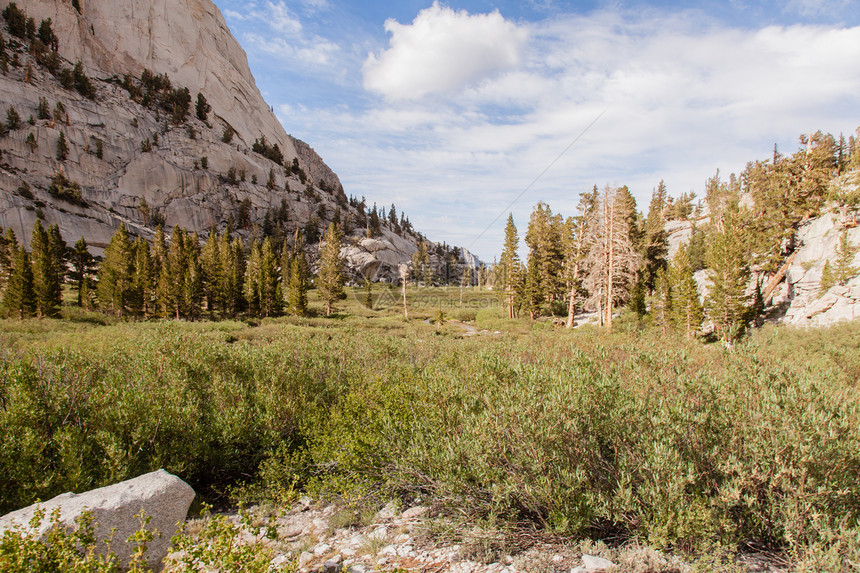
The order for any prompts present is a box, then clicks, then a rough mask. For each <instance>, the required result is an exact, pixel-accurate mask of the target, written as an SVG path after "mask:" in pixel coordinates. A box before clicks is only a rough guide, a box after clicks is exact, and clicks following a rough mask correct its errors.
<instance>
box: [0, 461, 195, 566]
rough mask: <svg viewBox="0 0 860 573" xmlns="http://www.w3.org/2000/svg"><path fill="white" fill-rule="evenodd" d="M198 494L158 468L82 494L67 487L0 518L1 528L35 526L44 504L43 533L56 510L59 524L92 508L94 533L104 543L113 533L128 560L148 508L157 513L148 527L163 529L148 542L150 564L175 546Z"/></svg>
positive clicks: (114, 543)
mask: <svg viewBox="0 0 860 573" xmlns="http://www.w3.org/2000/svg"><path fill="white" fill-rule="evenodd" d="M193 499H194V490H193V489H191V486H189V485H188V484H187V483H185V482H184V481H182V480H181V479H179V478H178V477H176V476H174V475H172V474H169V473H167V472H166V471H164V470H158V471H154V472H151V473H148V474H145V475H142V476H140V477H137V478H134V479H131V480H128V481H124V482H120V483H118V484H114V485H111V486H107V487H102V488H99V489H94V490H92V491H89V492H86V493H82V494H75V493H64V494H62V495H58V496H57V497H55V498H53V499H51V500H48V501H46V502H43V503H37V504H34V505H31V506H29V507H25V508H24V509H20V510H18V511H15V512H12V513H9V514H7V515H5V516H3V517H2V518H0V532H3V531H5V530H7V529H12V528H19V529H22V530H23V531H29V523H30V520H31V519H32V518H33V515H34V513H35V512H36V511H37V510H39V509H41V510H44V512H45V517H44V519H42V522H41V525H40V527H39V529H38V530H36V531H33V532H32V533H33V534H35V535H36V536H43V535H45V534H46V533H47V532H48V530H49V529H50V527H51V526H52V524H51V520H50V516H51V514H52V512H54V511H55V510H58V511H59V515H60V518H59V524H60V525H62V526H65V527H74V526H75V520H76V519H77V518H78V517H79V516H80V515H81V514H82V513H83V512H85V511H88V512H90V513H91V514H92V516H93V520H94V522H95V531H94V533H95V535H96V538H97V539H98V540H99V546H100V547H103V546H105V545H104V544H103V543H102V542H103V541H105V540H107V539H109V538H110V536H111V535H113V539H112V541H111V545H110V548H111V551H113V552H114V553H115V554H116V556H117V557H118V558H119V560H120V562H121V563H122V564H124V565H127V564H128V563H129V560H130V558H131V555H132V553H133V551H134V549H135V547H136V545H135V544H133V543H127V542H126V539H128V537H129V536H130V535H132V534H133V533H135V532H136V531H138V530H139V529H140V528H141V522H140V518H139V517H138V516H140V515H141V512H142V513H143V515H145V516H149V517H150V518H151V519H150V521H149V523H148V524H147V525H146V528H147V529H148V530H150V531H152V530H157V531H158V532H159V533H160V535H156V536H155V538H154V539H153V540H152V541H151V542H149V543H147V552H146V560H147V562H148V563H150V564H155V563H161V561H162V560H163V559H164V557H165V556H166V555H167V552H168V549H169V548H170V538H171V537H173V535H174V534H175V533H176V529H177V525H178V524H179V523H181V522H183V521H185V518H186V515H187V513H188V508H189V507H190V506H191V501H192V500H193ZM113 530H115V533H112V531H113Z"/></svg>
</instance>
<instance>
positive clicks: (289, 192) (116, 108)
mask: <svg viewBox="0 0 860 573" xmlns="http://www.w3.org/2000/svg"><path fill="white" fill-rule="evenodd" d="M3 7H4V8H5V7H6V5H5V4H4V5H3ZM17 8H18V9H20V11H21V12H22V13H24V14H25V15H26V17H27V18H32V19H33V26H34V27H35V28H36V29H38V30H40V33H41V25H40V24H41V23H43V22H49V24H50V30H52V33H53V35H54V37H53V39H51V41H47V42H42V41H41V40H40V37H39V34H37V35H36V37H35V38H33V37H32V36H30V37H28V35H27V34H26V33H25V34H24V35H20V34H18V35H16V34H15V33H14V32H13V31H12V28H13V27H14V26H10V22H9V21H7V20H8V19H7V18H4V19H3V20H2V21H0V22H2V26H0V33H2V35H3V40H4V44H5V47H4V53H3V58H4V59H5V62H6V63H5V64H4V66H3V73H2V74H0V101H2V102H4V103H3V107H4V109H3V110H2V112H3V113H4V114H7V115H8V113H10V112H9V110H10V109H11V110H14V112H13V113H14V115H15V116H17V117H18V118H19V120H20V121H18V122H17V124H16V122H14V121H9V118H8V117H7V118H6V121H5V125H4V129H3V130H2V132H0V227H2V228H11V229H12V230H13V231H14V232H15V233H16V235H17V236H18V238H19V239H22V240H23V241H24V242H25V243H28V242H29V240H30V233H31V232H32V228H33V225H34V223H35V220H36V218H41V219H42V220H43V222H44V223H45V224H57V225H58V226H59V228H60V231H61V233H62V235H63V238H64V239H65V240H66V242H67V243H69V244H72V243H74V242H75V241H76V240H77V239H78V238H80V237H84V238H85V239H86V240H87V242H88V243H89V244H90V246H91V248H92V250H93V251H94V252H95V253H96V254H98V253H100V252H101V250H102V249H103V248H104V247H105V246H106V245H107V243H108V242H109V240H110V237H111V236H112V235H113V233H114V231H115V230H116V228H117V227H118V226H119V224H120V223H121V222H123V223H125V225H126V226H127V227H128V228H129V229H130V230H131V232H132V233H134V234H139V235H143V236H147V237H148V236H150V235H151V233H152V231H153V230H154V228H155V226H156V225H157V224H159V223H162V224H164V225H165V226H166V227H167V228H170V227H172V226H174V225H179V226H181V227H183V228H186V229H188V230H189V231H198V232H200V233H205V232H206V231H208V230H209V229H211V228H216V229H218V230H219V231H223V229H225V228H226V227H228V225H229V226H230V227H231V228H232V229H233V230H234V232H237V233H239V234H240V235H244V236H245V237H246V238H253V237H259V236H260V235H261V234H262V233H265V232H268V231H269V230H270V229H271V228H277V229H278V232H279V233H281V234H282V235H283V236H292V234H293V232H294V230H295V229H296V228H302V229H305V230H306V231H308V233H307V235H308V238H309V239H310V240H309V241H308V242H309V243H310V244H311V245H313V244H314V242H315V241H314V239H315V235H316V234H317V233H320V232H321V231H323V230H324V229H325V227H326V226H327V225H328V223H329V222H331V221H340V222H341V223H342V224H343V225H344V227H345V228H346V231H347V233H346V238H347V244H348V246H347V247H346V249H347V250H346V252H345V253H344V254H345V255H346V256H347V259H348V260H349V261H354V262H356V263H357V264H354V265H352V266H351V269H352V271H353V272H354V274H355V275H356V277H357V276H358V275H359V274H362V272H365V271H372V272H371V273H370V274H371V275H372V278H374V279H377V280H388V279H394V278H396V276H397V265H398V264H400V263H405V262H408V261H409V260H410V257H411V255H412V253H413V252H414V251H415V250H416V245H417V243H418V242H419V241H420V240H421V239H422V237H421V236H420V234H418V233H416V232H415V231H414V230H413V229H412V228H411V225H409V224H408V220H407V221H406V223H407V224H406V225H401V224H400V223H401V222H403V221H402V220H401V221H397V222H396V223H394V222H390V221H387V220H386V219H385V218H384V217H383V218H382V223H381V225H380V226H379V228H377V229H376V231H375V232H374V233H372V234H373V235H375V236H374V241H375V242H373V244H372V245H369V246H368V245H365V244H364V243H365V242H366V241H362V238H363V237H364V236H365V235H367V234H368V233H367V232H366V230H367V229H368V219H369V215H370V212H369V210H368V209H366V206H365V204H364V201H358V200H356V199H353V198H349V199H348V198H347V196H346V194H345V192H344V189H343V187H342V185H341V183H340V180H339V179H338V177H337V175H336V174H335V173H334V172H333V171H332V170H331V169H330V168H329V167H328V166H327V165H326V164H325V162H324V161H323V160H322V159H321V158H320V157H319V156H318V155H317V154H316V152H314V150H313V149H312V148H311V147H310V146H309V145H308V144H306V143H304V142H302V141H299V140H297V139H295V138H293V137H291V136H289V135H287V133H286V132H285V131H284V129H283V127H282V126H281V124H280V122H279V121H278V120H277V118H276V117H275V115H274V113H273V112H272V111H271V109H270V107H269V105H268V104H267V103H266V102H265V101H264V100H263V98H262V96H261V94H260V92H259V90H258V89H257V87H256V84H255V81H254V77H253V76H252V75H251V72H250V69H249V67H248V62H247V58H246V56H245V53H244V51H243V50H242V48H241V46H240V45H239V44H238V42H237V41H236V40H235V38H233V36H232V35H231V33H230V31H229V29H228V28H227V25H226V23H225V21H224V18H223V16H222V15H221V13H220V11H219V10H218V8H217V7H216V6H215V5H214V4H213V3H212V2H211V1H210V0H180V1H175V2H174V1H171V2H168V1H167V0H134V1H132V0H119V1H107V0H91V1H88V2H78V1H76V2H74V3H73V2H71V1H67V0H53V1H49V0H23V1H20V2H18V3H17ZM49 20H50V21H49ZM31 31H32V30H31ZM52 44H53V45H52ZM198 94H199V96H198ZM200 97H202V100H199V99H198V98H200ZM198 101H202V102H203V104H204V105H203V110H202V111H203V113H197V112H198V111H199V110H198V109H197V105H196V104H197V102H198ZM183 111H184V113H182V112H183ZM0 119H2V115H0ZM12 119H14V117H13V118H12ZM61 140H62V141H63V143H62V144H61V143H60V141H61ZM61 147H63V148H64V149H61ZM431 245H432V246H433V247H436V245H435V244H432V243H431ZM310 249H311V250H313V247H310ZM462 262H463V263H464V264H465V260H463V261H462Z"/></svg>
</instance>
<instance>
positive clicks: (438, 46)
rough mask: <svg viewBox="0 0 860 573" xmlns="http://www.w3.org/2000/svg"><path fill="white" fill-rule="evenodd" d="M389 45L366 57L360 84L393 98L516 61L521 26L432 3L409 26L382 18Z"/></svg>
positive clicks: (455, 85)
mask: <svg viewBox="0 0 860 573" xmlns="http://www.w3.org/2000/svg"><path fill="white" fill-rule="evenodd" d="M385 30H386V31H387V32H389V33H390V34H391V40H390V44H389V48H388V49H387V50H384V51H383V52H382V53H380V54H378V55H376V54H371V55H369V56H368V58H367V60H366V61H365V64H364V87H365V88H366V89H368V90H371V91H375V92H378V93H381V94H383V95H385V96H386V97H388V98H390V99H392V100H401V99H417V98H420V97H422V96H424V95H426V94H428V93H434V92H444V91H449V90H458V89H460V88H463V87H465V86H467V85H469V84H471V83H472V82H474V81H475V80H478V79H481V78H484V77H486V76H487V75H488V74H492V73H493V72H497V71H499V70H504V69H508V68H513V67H515V66H517V65H518V64H519V63H520V60H521V51H522V49H523V47H524V45H525V43H526V40H527V32H526V30H525V29H524V28H522V27H519V26H517V25H516V24H514V23H512V22H509V21H508V20H505V18H503V17H502V15H501V14H500V13H499V12H498V11H495V12H492V13H490V14H474V15H473V14H469V13H468V12H466V11H460V12H455V11H454V10H452V9H451V8H448V7H445V6H442V5H440V4H439V3H438V2H434V3H433V5H432V6H431V7H430V8H427V9H424V10H422V11H421V12H419V13H418V16H416V18H415V20H413V21H412V24H400V23H398V22H397V21H395V20H387V21H386V22H385Z"/></svg>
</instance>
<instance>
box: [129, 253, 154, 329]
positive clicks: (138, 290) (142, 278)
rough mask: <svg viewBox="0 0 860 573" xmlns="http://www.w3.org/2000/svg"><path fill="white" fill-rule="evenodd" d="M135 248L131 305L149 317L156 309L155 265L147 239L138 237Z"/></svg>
mask: <svg viewBox="0 0 860 573" xmlns="http://www.w3.org/2000/svg"><path fill="white" fill-rule="evenodd" d="M133 249H134V256H135V264H134V278H133V279H132V293H133V294H132V299H131V300H132V302H131V303H130V307H131V308H132V310H133V311H134V312H135V313H142V314H143V318H149V317H150V316H152V314H154V312H155V310H156V300H155V299H156V296H155V295H156V281H155V265H154V263H153V259H152V253H151V250H150V248H149V243H148V242H147V241H146V239H144V238H143V237H138V238H137V240H136V241H135V242H134V246H133Z"/></svg>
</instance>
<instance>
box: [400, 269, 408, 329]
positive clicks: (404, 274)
mask: <svg viewBox="0 0 860 573" xmlns="http://www.w3.org/2000/svg"><path fill="white" fill-rule="evenodd" d="M408 276H409V267H407V266H406V265H400V281H401V282H402V283H403V318H404V319H406V320H409V307H408V306H407V305H406V278H407V277H408Z"/></svg>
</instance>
